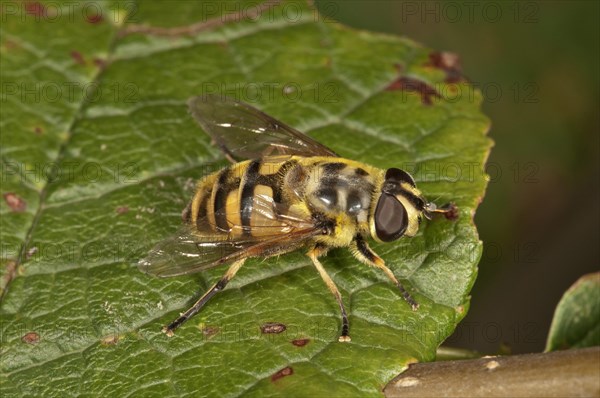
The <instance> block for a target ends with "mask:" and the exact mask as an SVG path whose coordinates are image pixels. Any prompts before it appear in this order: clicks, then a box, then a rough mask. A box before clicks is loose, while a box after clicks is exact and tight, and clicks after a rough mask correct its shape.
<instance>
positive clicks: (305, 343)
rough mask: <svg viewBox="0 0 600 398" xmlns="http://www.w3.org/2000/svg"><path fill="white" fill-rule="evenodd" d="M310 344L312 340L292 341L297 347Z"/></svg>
mask: <svg viewBox="0 0 600 398" xmlns="http://www.w3.org/2000/svg"><path fill="white" fill-rule="evenodd" d="M309 342H310V339H296V340H292V344H293V345H295V346H296V347H304V346H305V345H307V344H308V343H309Z"/></svg>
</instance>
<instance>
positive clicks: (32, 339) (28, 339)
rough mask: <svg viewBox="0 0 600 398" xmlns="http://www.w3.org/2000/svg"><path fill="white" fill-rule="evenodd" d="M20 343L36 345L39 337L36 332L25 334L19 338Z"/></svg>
mask: <svg viewBox="0 0 600 398" xmlns="http://www.w3.org/2000/svg"><path fill="white" fill-rule="evenodd" d="M21 341H22V342H23V343H26V344H33V345H35V344H37V343H39V342H40V335H39V334H37V333H36V332H29V333H26V334H25V335H24V336H23V337H21Z"/></svg>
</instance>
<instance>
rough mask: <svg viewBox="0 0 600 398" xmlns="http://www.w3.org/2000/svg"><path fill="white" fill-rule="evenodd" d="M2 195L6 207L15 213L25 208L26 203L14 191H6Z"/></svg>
mask: <svg viewBox="0 0 600 398" xmlns="http://www.w3.org/2000/svg"><path fill="white" fill-rule="evenodd" d="M2 196H4V201H5V202H6V204H7V205H8V207H10V209H11V210H12V211H14V212H15V213H22V212H24V211H25V209H26V208H27V203H25V201H24V200H23V199H22V198H21V197H20V196H19V195H17V194H16V193H14V192H7V193H5V194H4V195H2Z"/></svg>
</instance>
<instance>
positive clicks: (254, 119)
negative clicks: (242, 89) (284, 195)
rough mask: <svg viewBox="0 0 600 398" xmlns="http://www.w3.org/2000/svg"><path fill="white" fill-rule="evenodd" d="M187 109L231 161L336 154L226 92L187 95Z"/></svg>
mask: <svg viewBox="0 0 600 398" xmlns="http://www.w3.org/2000/svg"><path fill="white" fill-rule="evenodd" d="M188 106H189V110H190V113H191V114H192V116H193V117H194V119H196V121H197V122H198V123H199V124H200V126H202V128H203V129H204V131H206V132H207V133H208V135H210V137H211V138H212V139H213V140H214V142H215V143H216V145H218V146H219V148H220V149H221V150H222V151H223V152H224V153H225V155H226V156H227V157H228V158H229V160H231V161H239V160H244V159H259V158H262V157H265V156H274V155H297V156H305V157H310V156H336V157H337V156H338V155H337V154H336V153H335V152H333V151H332V150H331V149H329V148H327V147H326V146H324V145H322V144H319V143H318V142H317V141H315V140H313V139H312V138H310V137H308V136H307V135H305V134H302V133H301V132H299V131H298V130H296V129H294V128H292V127H290V126H287V125H286V124H284V123H282V122H280V121H278V120H275V119H274V118H272V117H271V116H269V115H267V114H266V113H264V112H261V111H259V110H258V109H256V108H254V107H252V106H250V105H248V104H245V103H243V102H239V101H236V100H234V99H231V98H229V97H226V96H219V95H203V96H198V97H193V98H190V100H189V101H188Z"/></svg>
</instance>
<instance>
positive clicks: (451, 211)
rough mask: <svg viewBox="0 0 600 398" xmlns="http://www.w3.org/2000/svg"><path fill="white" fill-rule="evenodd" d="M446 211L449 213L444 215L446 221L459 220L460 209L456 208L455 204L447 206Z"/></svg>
mask: <svg viewBox="0 0 600 398" xmlns="http://www.w3.org/2000/svg"><path fill="white" fill-rule="evenodd" d="M446 209H448V211H447V212H446V213H444V217H446V219H448V220H450V221H455V220H457V219H458V216H459V214H458V207H456V205H455V204H454V203H450V204H449V205H447V206H446Z"/></svg>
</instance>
